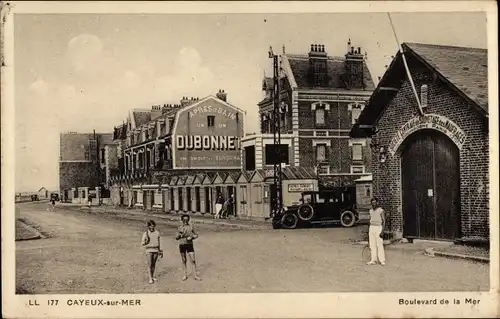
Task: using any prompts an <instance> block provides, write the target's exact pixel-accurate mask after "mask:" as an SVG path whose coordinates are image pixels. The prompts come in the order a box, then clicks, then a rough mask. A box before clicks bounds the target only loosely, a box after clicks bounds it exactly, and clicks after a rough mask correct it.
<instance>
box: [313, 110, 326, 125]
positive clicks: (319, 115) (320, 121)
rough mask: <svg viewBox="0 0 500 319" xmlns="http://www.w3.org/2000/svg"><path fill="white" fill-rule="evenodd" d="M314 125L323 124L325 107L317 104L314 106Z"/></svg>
mask: <svg viewBox="0 0 500 319" xmlns="http://www.w3.org/2000/svg"><path fill="white" fill-rule="evenodd" d="M315 112H316V125H325V113H326V111H325V107H324V106H317V107H316V111H315Z"/></svg>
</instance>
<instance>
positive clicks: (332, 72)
mask: <svg viewBox="0 0 500 319" xmlns="http://www.w3.org/2000/svg"><path fill="white" fill-rule="evenodd" d="M283 51H285V50H284V49H283ZM280 65H281V67H280V69H281V72H280V95H281V96H280V101H281V103H282V104H281V105H282V112H281V115H280V116H281V123H282V125H281V133H282V135H281V140H282V144H285V145H287V147H288V162H287V163H286V164H287V165H290V166H301V167H308V168H315V169H316V170H317V172H318V174H319V175H320V177H321V180H322V181H323V184H325V183H326V184H328V185H329V186H345V185H353V182H354V180H355V179H357V178H359V177H361V176H363V175H366V174H369V172H370V170H371V169H370V160H371V155H370V147H369V141H367V138H366V137H363V138H356V139H354V138H350V136H349V132H350V130H351V128H352V126H353V124H354V123H355V122H356V120H357V118H358V116H359V114H360V113H361V111H362V110H363V108H364V105H365V103H366V101H367V100H368V98H369V97H370V95H371V93H372V91H373V89H374V83H373V80H372V77H371V75H370V71H369V70H368V68H367V65H366V53H365V54H363V53H361V48H360V47H358V48H354V47H352V46H351V43H350V40H349V42H348V52H347V53H346V55H345V56H344V57H332V56H328V54H327V52H326V51H325V47H324V46H323V45H311V50H310V52H309V53H308V54H305V55H300V54H288V53H286V52H283V53H282V55H281V56H280ZM262 90H263V92H264V95H265V96H264V98H263V100H262V101H261V102H259V103H258V107H259V115H260V119H261V134H257V135H250V136H247V137H245V138H244V139H243V141H242V146H243V149H244V156H243V161H244V163H243V164H244V167H245V169H247V170H251V169H253V168H257V169H261V168H272V166H270V165H267V164H268V163H269V162H267V164H266V148H270V147H269V146H268V145H270V144H273V137H272V121H271V119H272V111H273V99H274V98H273V91H274V84H273V79H272V78H268V77H264V79H263V82H262ZM268 154H270V153H269V152H268Z"/></svg>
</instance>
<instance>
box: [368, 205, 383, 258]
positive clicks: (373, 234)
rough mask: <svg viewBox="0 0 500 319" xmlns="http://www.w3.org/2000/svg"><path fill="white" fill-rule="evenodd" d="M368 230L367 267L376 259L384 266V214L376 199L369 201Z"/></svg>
mask: <svg viewBox="0 0 500 319" xmlns="http://www.w3.org/2000/svg"><path fill="white" fill-rule="evenodd" d="M371 204H372V208H371V209H370V228H369V230H368V236H369V237H368V242H369V245H370V251H371V260H370V261H369V262H368V263H367V265H375V264H376V263H377V259H378V261H379V262H380V264H381V265H382V266H384V265H385V251H384V239H383V231H384V227H385V212H384V210H383V209H382V207H380V205H379V203H378V200H377V198H372V200H371Z"/></svg>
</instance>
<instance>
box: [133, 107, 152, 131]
mask: <svg viewBox="0 0 500 319" xmlns="http://www.w3.org/2000/svg"><path fill="white" fill-rule="evenodd" d="M132 115H133V116H134V121H135V127H140V126H141V125H143V124H146V123H147V122H149V121H151V111H143V110H134V111H132Z"/></svg>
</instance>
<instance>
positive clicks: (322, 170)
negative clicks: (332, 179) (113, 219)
mask: <svg viewBox="0 0 500 319" xmlns="http://www.w3.org/2000/svg"><path fill="white" fill-rule="evenodd" d="M329 173H330V167H328V166H320V167H318V175H328V174H329Z"/></svg>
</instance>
